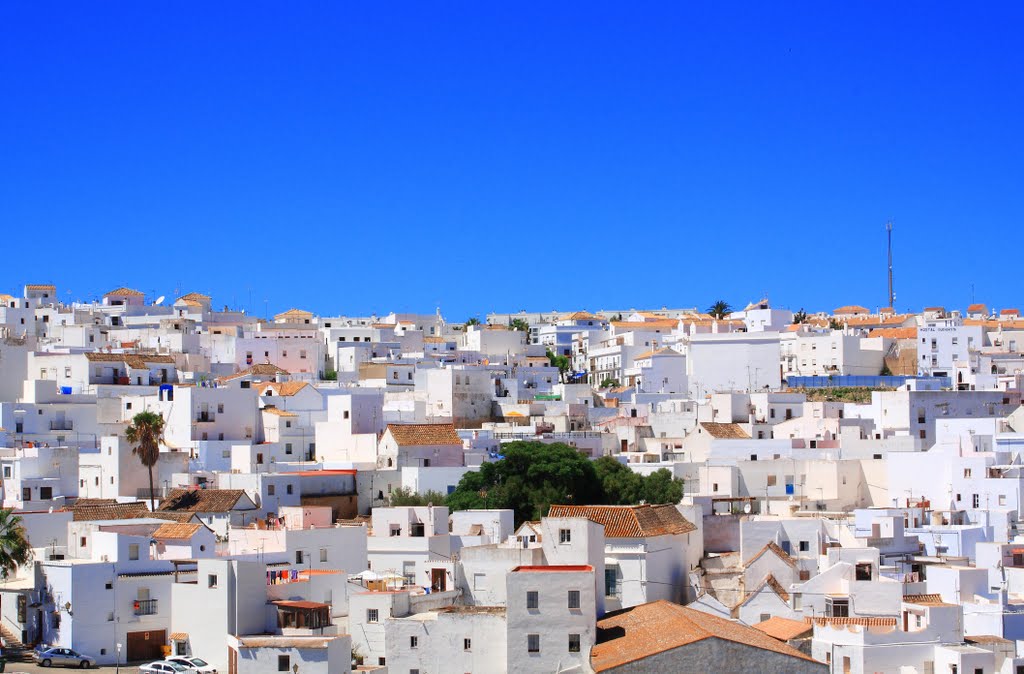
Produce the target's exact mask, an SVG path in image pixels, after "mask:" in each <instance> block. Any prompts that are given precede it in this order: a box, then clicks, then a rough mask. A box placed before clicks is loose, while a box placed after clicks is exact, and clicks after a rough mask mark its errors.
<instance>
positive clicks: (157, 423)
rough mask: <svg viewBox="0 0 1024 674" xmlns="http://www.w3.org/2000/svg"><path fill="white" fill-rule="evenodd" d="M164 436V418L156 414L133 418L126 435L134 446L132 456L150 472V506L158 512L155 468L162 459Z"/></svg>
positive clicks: (140, 415) (139, 415)
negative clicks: (161, 446)
mask: <svg viewBox="0 0 1024 674" xmlns="http://www.w3.org/2000/svg"><path fill="white" fill-rule="evenodd" d="M163 434H164V418H163V417H162V416H160V415H159V414H157V413H156V412H150V411H146V412H139V413H138V414H136V415H135V416H134V417H132V423H131V425H130V426H128V428H126V429H125V430H124V435H125V437H126V438H128V442H130V443H131V444H132V445H134V446H133V447H132V454H134V455H135V456H137V457H139V461H140V462H141V463H142V465H143V466H145V467H146V468H147V469H148V470H149V505H150V508H151V509H153V510H156V494H154V492H153V466H155V465H156V462H157V461H158V460H159V459H160V440H161V438H162V437H163Z"/></svg>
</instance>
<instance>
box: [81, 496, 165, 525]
mask: <svg viewBox="0 0 1024 674" xmlns="http://www.w3.org/2000/svg"><path fill="white" fill-rule="evenodd" d="M71 512H72V517H71V518H72V520H74V521H75V522H90V521H100V520H133V519H138V518H140V517H148V516H149V514H150V513H149V508H147V507H146V504H145V503H144V502H142V501H132V502H130V503H116V502H115V503H103V504H98V505H91V504H88V503H87V504H85V505H81V504H80V503H76V504H75V505H73V506H71Z"/></svg>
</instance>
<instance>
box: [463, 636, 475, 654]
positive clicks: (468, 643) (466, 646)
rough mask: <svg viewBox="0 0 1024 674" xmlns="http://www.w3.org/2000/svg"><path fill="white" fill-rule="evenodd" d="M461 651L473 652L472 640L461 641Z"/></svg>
mask: <svg viewBox="0 0 1024 674" xmlns="http://www.w3.org/2000/svg"><path fill="white" fill-rule="evenodd" d="M462 650H464V651H471V650H473V640H472V639H463V640H462Z"/></svg>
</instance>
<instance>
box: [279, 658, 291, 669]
mask: <svg viewBox="0 0 1024 674" xmlns="http://www.w3.org/2000/svg"><path fill="white" fill-rule="evenodd" d="M291 668H292V658H291V656H290V655H279V656H277V671H279V672H290V671H291Z"/></svg>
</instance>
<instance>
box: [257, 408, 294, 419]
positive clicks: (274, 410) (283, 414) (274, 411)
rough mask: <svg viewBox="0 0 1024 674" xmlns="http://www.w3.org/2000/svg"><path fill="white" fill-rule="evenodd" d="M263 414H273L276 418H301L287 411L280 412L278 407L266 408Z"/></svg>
mask: <svg viewBox="0 0 1024 674" xmlns="http://www.w3.org/2000/svg"><path fill="white" fill-rule="evenodd" d="M263 412H265V413H266V414H273V415H274V416H275V417H297V416H299V415H298V414H296V413H295V412H288V411H287V410H279V409H277V408H276V407H273V406H270V407H264V408H263Z"/></svg>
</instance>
